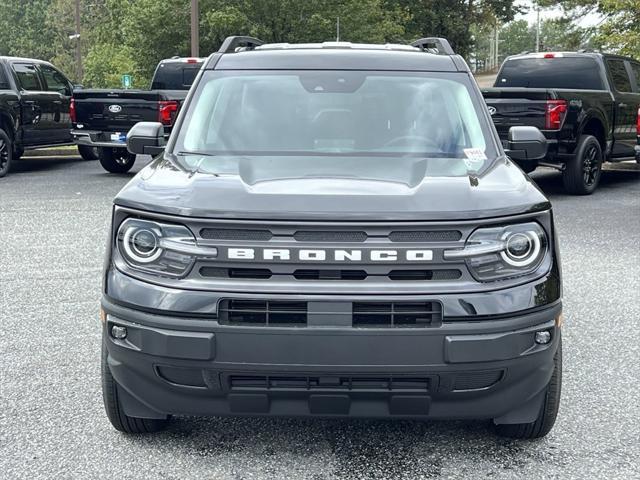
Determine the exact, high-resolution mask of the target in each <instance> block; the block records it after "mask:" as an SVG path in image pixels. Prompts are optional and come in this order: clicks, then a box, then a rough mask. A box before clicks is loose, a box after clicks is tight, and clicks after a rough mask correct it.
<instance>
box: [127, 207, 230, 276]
mask: <svg viewBox="0 0 640 480" xmlns="http://www.w3.org/2000/svg"><path fill="white" fill-rule="evenodd" d="M116 244H117V247H118V252H119V253H120V254H121V255H122V258H123V259H124V261H125V262H126V263H127V265H128V266H130V267H131V268H133V269H135V270H140V271H143V272H147V273H152V274H156V275H162V276H169V277H181V276H183V275H185V274H186V273H188V271H189V270H190V269H191V267H192V266H193V264H194V262H195V260H196V259H197V258H199V257H203V258H212V257H216V256H217V249H216V248H214V247H202V246H198V245H197V243H196V240H195V238H194V237H193V234H192V233H191V231H190V230H189V229H188V228H187V227H185V226H183V225H174V224H168V223H161V222H155V221H150V220H142V219H137V218H128V219H126V220H125V221H124V222H122V223H121V224H120V227H119V228H118V233H117V235H116Z"/></svg>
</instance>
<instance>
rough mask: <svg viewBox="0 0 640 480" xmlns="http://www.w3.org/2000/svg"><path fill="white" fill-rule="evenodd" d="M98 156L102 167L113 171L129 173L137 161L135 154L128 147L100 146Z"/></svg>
mask: <svg viewBox="0 0 640 480" xmlns="http://www.w3.org/2000/svg"><path fill="white" fill-rule="evenodd" d="M98 158H99V159H100V165H102V168H104V169H105V170H106V171H107V172H111V173H127V172H128V171H129V170H131V167H133V164H134V163H135V161H136V156H135V154H133V153H129V152H128V151H127V149H126V148H111V147H100V148H98Z"/></svg>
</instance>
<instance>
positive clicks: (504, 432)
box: [495, 339, 562, 440]
mask: <svg viewBox="0 0 640 480" xmlns="http://www.w3.org/2000/svg"><path fill="white" fill-rule="evenodd" d="M553 363H554V368H553V374H552V375H551V380H550V381H549V384H548V385H547V388H546V392H545V396H544V402H543V404H542V408H541V409H540V413H539V414H538V418H536V421H535V422H533V423H514V424H500V425H495V429H496V433H497V434H498V435H500V436H501V437H509V438H518V439H529V440H530V439H534V438H542V437H544V436H546V435H547V434H548V433H549V432H550V431H551V429H552V428H553V425H554V424H555V423H556V417H557V416H558V409H559V408H560V394H561V391H562V339H560V343H559V344H558V350H557V351H556V354H555V356H554V357H553Z"/></svg>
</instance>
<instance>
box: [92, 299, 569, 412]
mask: <svg viewBox="0 0 640 480" xmlns="http://www.w3.org/2000/svg"><path fill="white" fill-rule="evenodd" d="M102 307H103V310H104V312H105V314H106V318H105V324H104V326H103V334H104V339H105V346H106V349H107V353H108V356H107V362H108V366H109V368H110V370H111V373H112V375H113V376H114V378H115V379H116V381H117V383H118V385H119V387H120V390H121V391H120V395H119V397H120V401H121V402H122V403H123V408H124V410H125V413H127V414H128V415H130V416H137V417H143V418H164V417H166V415H169V414H184V415H284V416H314V415H319V416H353V417H394V418H400V417H411V418H416V417H417V418H459V419H462V418H476V419H480V418H487V419H488V418H492V419H494V420H495V421H496V422H497V423H525V422H531V421H533V420H535V417H536V416H537V414H538V412H539V410H540V408H541V405H542V401H543V395H544V389H545V387H546V385H547V384H548V382H549V379H550V378H551V375H552V372H553V367H554V362H553V358H554V354H555V352H556V350H557V348H558V345H559V342H560V330H559V328H558V326H557V319H558V317H559V315H560V313H561V305H560V303H556V304H555V305H554V306H552V307H550V308H546V309H543V310H539V311H533V312H529V313H521V314H518V315H515V314H514V315H512V316H509V317H508V318H505V317H504V316H502V317H496V318H491V317H481V319H476V320H455V321H444V322H442V324H441V325H439V326H437V327H431V328H393V329H390V328H367V329H361V328H352V327H349V328H344V327H339V328H338V327H317V328H314V327H307V328H284V327H249V326H229V325H220V324H219V323H218V322H217V321H216V320H215V319H185V318H180V317H170V316H167V315H158V314H157V313H145V312H143V311H140V310H138V309H132V308H128V307H124V306H122V305H118V304H115V303H113V302H112V301H111V300H109V299H108V298H107V297H105V298H103V301H102ZM113 325H120V326H124V327H126V328H127V337H126V338H125V339H123V340H117V339H115V338H113V337H112V336H111V334H110V332H111V327H112V326H113ZM540 330H547V331H549V332H550V333H551V335H552V340H551V342H550V343H548V344H546V345H539V344H536V343H535V341H534V334H535V332H537V331H540Z"/></svg>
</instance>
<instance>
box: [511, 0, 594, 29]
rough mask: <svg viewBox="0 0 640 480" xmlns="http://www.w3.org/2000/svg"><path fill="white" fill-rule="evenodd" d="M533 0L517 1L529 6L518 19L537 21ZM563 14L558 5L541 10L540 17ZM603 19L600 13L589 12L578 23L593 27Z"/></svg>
mask: <svg viewBox="0 0 640 480" xmlns="http://www.w3.org/2000/svg"><path fill="white" fill-rule="evenodd" d="M533 3H534V2H533V1H531V0H519V1H517V2H516V4H517V5H524V6H527V7H529V11H528V13H525V14H523V15H517V16H516V20H522V19H524V20H526V21H527V22H529V24H531V25H532V24H534V23H535V22H536V11H535V10H534V9H533V8H532V7H533ZM561 15H562V9H561V8H560V7H556V8H545V9H544V10H542V11H541V12H540V18H555V17H559V16H561ZM601 19H602V17H601V16H600V15H598V14H597V13H596V14H589V15H586V16H585V17H584V18H582V19H581V20H580V21H579V22H578V24H579V25H580V26H581V27H591V26H593V25H596V24H597V23H599V22H600V20H601Z"/></svg>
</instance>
